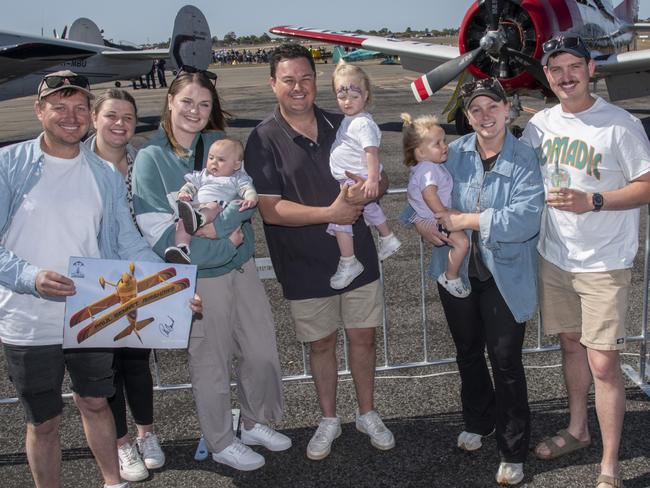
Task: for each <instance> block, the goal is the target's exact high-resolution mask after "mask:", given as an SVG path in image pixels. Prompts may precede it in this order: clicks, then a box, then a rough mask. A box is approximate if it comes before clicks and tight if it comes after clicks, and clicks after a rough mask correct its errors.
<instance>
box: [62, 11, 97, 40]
mask: <svg viewBox="0 0 650 488" xmlns="http://www.w3.org/2000/svg"><path fill="white" fill-rule="evenodd" d="M64 35H65V34H64ZM67 39H68V40H70V41H79V42H87V43H88V44H97V45H99V46H103V45H104V38H103V37H102V33H101V32H100V30H99V27H97V24H95V23H94V22H93V21H92V20H90V19H87V18H85V17H81V18H78V19H77V20H75V21H74V22H73V23H72V25H71V26H70V30H69V31H68V37H67Z"/></svg>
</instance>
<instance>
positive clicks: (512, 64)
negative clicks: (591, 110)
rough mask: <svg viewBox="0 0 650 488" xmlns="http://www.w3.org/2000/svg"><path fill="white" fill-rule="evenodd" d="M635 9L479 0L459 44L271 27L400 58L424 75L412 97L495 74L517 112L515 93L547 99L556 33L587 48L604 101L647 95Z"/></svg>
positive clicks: (620, 4)
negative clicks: (545, 57) (548, 57)
mask: <svg viewBox="0 0 650 488" xmlns="http://www.w3.org/2000/svg"><path fill="white" fill-rule="evenodd" d="M638 8H639V3H638V0H480V1H477V2H473V3H472V4H471V5H470V7H469V9H468V10H467V12H466V14H465V17H464V18H463V21H462V23H461V25H460V28H459V36H458V47H455V46H443V45H437V44H429V43H426V42H420V41H413V40H410V39H394V38H384V37H379V36H366V35H361V34H351V33H341V32H334V31H330V30H321V29H312V28H302V27H293V26H280V27H273V28H271V29H270V30H269V31H270V32H271V33H273V34H278V35H283V36H292V37H299V38H306V39H312V40H317V41H322V42H328V43H332V44H341V45H346V46H352V47H359V48H363V49H370V50H374V51H380V52H383V53H386V54H392V55H396V56H400V59H401V63H402V66H403V67H404V68H405V69H408V70H412V71H416V72H419V73H425V74H424V75H422V76H420V77H419V78H417V79H416V80H415V81H413V82H412V83H411V89H412V90H413V94H414V96H415V98H416V99H417V100H418V101H422V100H425V99H426V98H428V97H430V96H431V95H432V94H433V93H435V92H437V91H438V90H440V89H441V88H442V87H444V86H445V85H447V83H449V82H450V81H452V80H454V79H456V78H457V77H458V76H459V75H461V73H464V72H465V71H467V72H468V73H469V74H471V75H472V76H473V77H474V78H487V77H490V76H496V77H497V78H499V80H500V81H501V83H502V85H503V86H504V87H505V88H506V90H507V91H508V93H509V94H511V95H513V106H514V108H515V109H516V110H521V104H520V102H519V95H520V94H522V95H524V94H525V95H536V96H547V97H551V96H552V93H551V91H550V90H549V88H548V83H547V81H546V76H545V75H544V71H543V68H542V66H541V63H540V59H541V58H542V54H543V45H544V43H545V42H547V41H548V40H550V39H551V38H552V37H553V36H555V35H557V34H561V33H563V34H568V33H571V34H574V35H579V36H581V37H582V38H583V40H584V41H585V42H586V44H587V45H588V46H589V48H590V50H591V55H592V58H593V59H594V60H595V62H596V75H595V76H596V78H597V79H599V78H602V79H604V80H605V83H606V84H607V90H608V92H609V97H610V100H612V101H618V100H625V99H628V98H635V97H643V96H648V95H650V49H644V50H638V51H634V50H632V49H633V46H634V43H635V35H636V34H637V33H639V32H643V31H646V32H647V31H649V30H650V24H647V23H645V24H644V23H639V22H637V17H638ZM455 96H456V95H454V96H453V97H452V100H451V102H450V105H449V106H448V107H449V108H450V109H451V111H450V113H451V115H452V117H450V121H451V120H453V118H454V117H455V119H456V125H457V127H458V128H461V127H463V126H464V124H465V121H464V116H463V114H462V111H461V110H458V109H457V107H458V104H457V103H455V102H456V100H455ZM513 115H516V113H515V114H513Z"/></svg>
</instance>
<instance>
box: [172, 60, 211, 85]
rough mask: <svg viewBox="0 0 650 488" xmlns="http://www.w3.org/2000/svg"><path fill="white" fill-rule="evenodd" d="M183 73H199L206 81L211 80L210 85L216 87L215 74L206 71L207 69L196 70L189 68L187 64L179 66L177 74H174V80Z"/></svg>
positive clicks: (192, 67)
mask: <svg viewBox="0 0 650 488" xmlns="http://www.w3.org/2000/svg"><path fill="white" fill-rule="evenodd" d="M183 73H190V74H194V73H199V74H202V75H203V76H205V77H206V78H207V79H208V80H212V83H213V84H214V85H215V86H216V85H217V73H213V72H212V71H208V70H207V69H200V68H196V67H194V66H189V65H187V64H184V65H183V66H181V67H180V68H179V70H178V73H176V78H178V77H179V76H180V75H181V74H183Z"/></svg>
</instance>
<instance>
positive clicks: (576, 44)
mask: <svg viewBox="0 0 650 488" xmlns="http://www.w3.org/2000/svg"><path fill="white" fill-rule="evenodd" d="M561 48H566V49H576V50H578V51H580V52H583V53H584V54H585V56H589V50H588V49H587V46H585V43H584V42H583V40H582V39H581V38H579V37H577V36H560V37H554V38H553V39H550V40H548V41H546V42H545V43H544V44H543V45H542V50H543V51H544V53H550V52H552V51H555V50H556V49H561Z"/></svg>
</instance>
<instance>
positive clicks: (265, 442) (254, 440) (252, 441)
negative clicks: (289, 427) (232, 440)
mask: <svg viewBox="0 0 650 488" xmlns="http://www.w3.org/2000/svg"><path fill="white" fill-rule="evenodd" d="M241 441H242V442H243V443H244V444H246V445H248V446H264V447H266V448H267V449H268V450H269V451H285V450H287V449H289V448H290V447H291V439H289V438H288V437H287V436H286V435H284V434H281V433H280V432H278V431H276V430H273V429H272V428H271V427H269V426H268V425H264V424H255V425H254V426H253V428H252V429H251V430H246V427H244V425H242V428H241Z"/></svg>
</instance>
